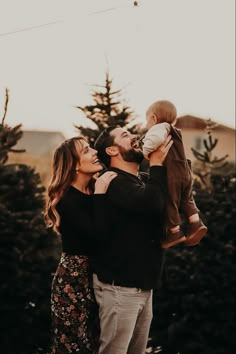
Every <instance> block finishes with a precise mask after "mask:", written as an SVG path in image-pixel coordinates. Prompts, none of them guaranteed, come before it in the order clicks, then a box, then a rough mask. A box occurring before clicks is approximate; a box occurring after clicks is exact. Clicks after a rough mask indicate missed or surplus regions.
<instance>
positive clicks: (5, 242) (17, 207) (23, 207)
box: [0, 90, 60, 354]
mask: <svg viewBox="0 0 236 354" xmlns="http://www.w3.org/2000/svg"><path fill="white" fill-rule="evenodd" d="M7 104H8V91H7V90H6V101H5V109H4V116H3V119H2V122H1V125H0V230H1V232H0V269H1V283H0V317H1V325H0V343H1V344H0V346H1V352H2V353H4V354H36V353H39V352H40V353H43V352H44V350H46V348H47V346H48V345H49V341H50V286H51V281H52V272H53V271H54V270H55V268H56V263H57V259H58V253H59V250H60V244H59V241H58V239H57V238H56V237H55V235H54V234H52V232H49V231H48V230H46V228H45V224H44V219H43V208H44V187H42V185H41V181H40V177H39V174H38V173H36V172H35V170H34V169H33V168H30V167H29V166H27V165H24V164H6V161H7V157H8V152H9V151H15V150H14V148H13V147H14V145H15V144H16V143H17V141H18V140H19V139H20V138H21V136H22V131H21V129H20V128H21V125H17V126H16V127H13V128H11V127H9V126H8V125H6V124H5V117H6V112H7ZM17 151H18V152H19V150H17Z"/></svg>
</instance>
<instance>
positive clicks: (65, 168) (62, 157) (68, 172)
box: [44, 136, 86, 234]
mask: <svg viewBox="0 0 236 354" xmlns="http://www.w3.org/2000/svg"><path fill="white" fill-rule="evenodd" d="M82 141H86V139H85V137H83V136H78V137H74V138H71V139H68V140H65V141H64V142H63V143H62V144H61V145H60V146H59V147H58V148H57V149H56V150H55V153H54V157H53V165H52V178H51V181H50V183H49V186H48V200H47V204H46V208H45V214H44V217H45V223H46V225H47V227H50V228H52V229H53V230H54V231H55V232H56V233H57V234H60V232H59V226H60V216H59V214H58V212H57V210H56V206H57V204H58V202H59V201H60V199H61V198H62V196H63V195H64V193H65V192H66V190H67V189H68V188H69V187H70V185H71V183H72V182H73V180H74V178H75V173H76V165H77V163H78V162H79V160H80V156H79V154H78V152H77V149H76V145H77V144H76V143H79V144H81V149H82Z"/></svg>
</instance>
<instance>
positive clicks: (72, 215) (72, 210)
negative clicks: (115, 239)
mask: <svg viewBox="0 0 236 354" xmlns="http://www.w3.org/2000/svg"><path fill="white" fill-rule="evenodd" d="M88 198H89V199H90V198H91V199H90V202H89V205H90V206H88V203H87V202H85V203H84V201H83V200H81V198H79V199H78V198H77V197H76V196H74V195H73V196H72V197H67V198H65V199H64V200H63V202H62V203H61V205H60V209H59V212H60V214H61V221H62V223H61V229H62V230H61V231H64V232H65V233H66V234H71V235H72V234H79V235H80V238H87V239H91V240H93V239H94V240H96V239H98V240H100V239H105V238H106V235H107V232H106V227H107V225H108V223H107V215H106V195H105V194H94V195H91V196H89V197H88Z"/></svg>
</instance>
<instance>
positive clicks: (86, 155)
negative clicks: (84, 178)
mask: <svg viewBox="0 0 236 354" xmlns="http://www.w3.org/2000/svg"><path fill="white" fill-rule="evenodd" d="M76 150H77V152H78V156H79V157H80V161H79V162H78V166H77V168H78V170H79V172H80V173H84V174H95V173H97V172H99V171H101V170H102V169H103V167H102V165H101V163H100V161H99V160H98V157H97V150H94V149H92V148H91V147H90V145H89V144H88V142H87V141H85V140H80V141H79V142H76Z"/></svg>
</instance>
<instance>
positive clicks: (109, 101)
mask: <svg viewBox="0 0 236 354" xmlns="http://www.w3.org/2000/svg"><path fill="white" fill-rule="evenodd" d="M93 87H94V89H93V90H92V94H91V96H92V98H93V100H94V103H93V104H91V105H87V106H85V107H81V106H76V108H78V109H80V110H81V111H82V112H83V113H84V114H85V116H86V117H87V118H88V119H89V120H90V121H91V122H93V123H94V124H95V126H96V128H95V129H92V128H88V127H84V126H82V125H80V126H75V127H76V128H77V129H78V130H79V131H80V132H81V133H82V134H83V135H84V136H86V137H88V139H89V142H90V144H91V146H93V144H94V142H95V140H96V138H97V137H98V135H99V134H100V133H101V131H102V130H103V129H105V128H106V127H108V126H109V125H119V126H121V127H128V128H129V130H130V131H131V132H133V133H134V134H137V133H140V131H141V125H140V124H135V123H134V121H135V117H134V113H133V112H132V111H131V110H130V107H128V106H127V105H126V104H125V102H124V100H122V99H121V96H122V90H121V89H120V90H113V80H112V79H111V78H110V74H109V72H108V71H107V72H106V74H105V84H104V85H93ZM133 123H134V124H133Z"/></svg>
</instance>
